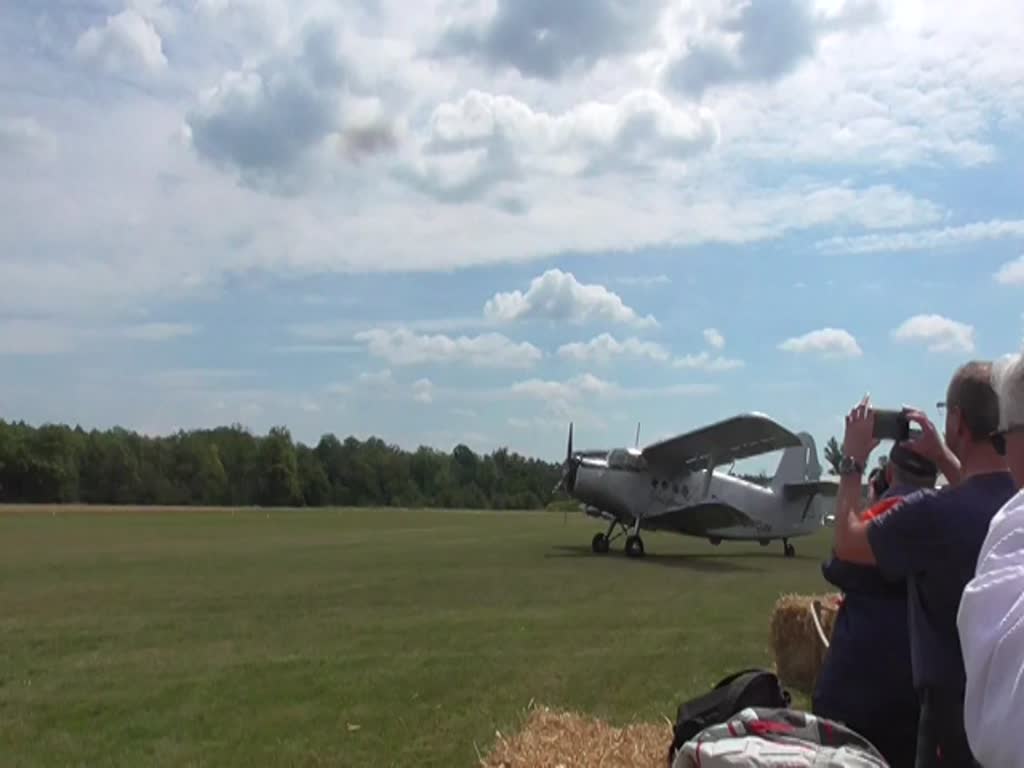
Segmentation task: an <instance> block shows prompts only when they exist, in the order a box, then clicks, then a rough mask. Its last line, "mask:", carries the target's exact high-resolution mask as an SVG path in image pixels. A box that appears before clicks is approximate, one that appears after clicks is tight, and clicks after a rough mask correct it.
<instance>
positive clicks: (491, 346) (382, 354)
mask: <svg viewBox="0 0 1024 768" xmlns="http://www.w3.org/2000/svg"><path fill="white" fill-rule="evenodd" d="M355 340H356V341H359V342H362V343H364V344H366V347H367V350H368V351H369V353H370V354H371V355H373V356H374V357H379V358H383V359H384V360H387V361H388V362H389V363H391V364H392V365H423V364H427V363H461V364H465V365H470V366H474V367H478V368H530V367H532V366H533V365H534V364H535V363H537V362H538V361H539V360H540V359H541V357H543V353H542V352H541V351H540V350H539V349H537V347H535V346H533V344H530V343H529V342H526V341H523V342H514V341H512V340H511V339H509V338H508V337H506V336H503V335H501V334H498V333H485V334H482V335H480V336H459V337H456V338H453V337H451V336H445V335H443V334H435V335H426V334H418V333H414V332H413V331H410V330H408V329H406V328H396V329H386V328H374V329H372V330H369V331H362V332H360V333H357V334H356V335H355Z"/></svg>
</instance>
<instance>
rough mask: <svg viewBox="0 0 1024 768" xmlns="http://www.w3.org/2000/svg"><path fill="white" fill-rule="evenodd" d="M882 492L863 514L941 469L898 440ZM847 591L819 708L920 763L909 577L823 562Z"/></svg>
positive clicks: (894, 754)
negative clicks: (892, 578)
mask: <svg viewBox="0 0 1024 768" xmlns="http://www.w3.org/2000/svg"><path fill="white" fill-rule="evenodd" d="M879 472H881V473H882V474H883V487H885V486H887V487H886V489H885V490H884V491H882V493H881V494H879V495H878V498H877V499H875V498H873V495H872V501H873V502H874V503H873V504H872V505H871V506H870V507H869V508H868V509H867V510H865V512H864V513H863V514H862V515H861V520H864V521H867V520H872V519H874V518H876V517H878V516H879V515H882V514H884V513H885V512H886V511H888V510H889V509H890V508H891V507H892V506H893V505H895V504H896V503H897V501H898V500H899V499H900V498H902V497H903V496H907V495H909V494H911V493H914V492H915V491H917V490H918V489H920V488H934V487H935V481H936V480H937V478H938V468H937V467H936V466H935V464H934V463H933V462H931V461H929V460H928V459H926V458H924V457H923V456H920V455H919V454H917V453H915V452H914V451H912V450H910V449H909V448H907V447H906V445H904V444H902V443H895V444H894V445H893V447H892V450H891V451H890V453H889V461H888V463H887V464H886V466H885V468H884V469H880V470H879ZM822 573H823V574H824V576H825V578H826V579H827V580H828V581H829V582H830V583H831V584H833V585H835V586H836V587H837V588H838V589H839V590H840V591H841V592H842V593H843V601H842V605H841V606H840V608H839V613H838V614H837V616H836V622H835V627H834V628H833V630H832V639H831V642H830V645H829V651H828V654H827V655H826V657H825V661H824V664H823V665H822V670H821V674H820V675H819V676H818V683H817V685H816V687H815V691H814V695H813V697H812V711H813V712H814V714H816V715H819V716H821V717H826V718H828V719H830V720H835V721H837V722H842V723H845V724H846V725H847V726H849V727H850V728H852V729H853V730H855V731H857V732H858V733H859V734H861V735H862V736H864V738H866V739H867V740H868V741H870V742H871V743H872V744H874V746H875V747H876V748H877V749H878V751H879V752H881V753H882V755H883V757H885V759H886V762H887V763H888V764H889V765H890V766H892V768H913V765H914V754H915V751H916V746H917V722H918V712H919V708H920V705H919V703H918V700H917V693H916V691H915V690H914V681H913V676H912V675H911V661H910V630H909V628H908V626H907V584H906V580H904V579H900V580H898V581H887V580H886V579H885V578H884V577H883V576H882V573H881V571H879V569H878V568H877V566H873V565H862V564H858V563H851V562H846V561H844V560H840V559H838V558H836V557H835V556H834V555H833V557H832V559H830V560H829V561H828V562H826V563H825V564H824V565H823V566H822Z"/></svg>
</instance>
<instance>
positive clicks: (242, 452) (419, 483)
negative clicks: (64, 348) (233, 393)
mask: <svg viewBox="0 0 1024 768" xmlns="http://www.w3.org/2000/svg"><path fill="white" fill-rule="evenodd" d="M558 476H559V466H558V465H557V464H549V463H546V462H542V461H538V460H535V459H527V458H525V457H523V456H520V455H518V454H515V453H511V452H509V450H508V449H507V448H501V449H499V450H497V451H495V452H494V453H493V454H491V455H488V456H481V455H478V454H476V453H474V452H473V451H472V450H471V449H470V448H469V447H467V446H465V445H457V446H455V448H454V449H453V450H452V452H451V453H445V452H443V451H439V450H436V449H434V448H428V447H420V448H419V449H418V450H416V451H414V452H408V451H404V450H402V449H401V448H399V447H397V446H394V445H389V444H387V443H386V442H384V441H383V440H381V439H380V438H377V437H371V438H369V439H367V440H358V439H356V438H354V437H348V438H346V439H345V440H344V441H342V440H339V439H338V438H337V437H335V436H334V435H331V434H326V435H323V436H322V437H321V438H320V440H319V442H318V443H317V444H316V446H315V447H312V448H311V447H307V446H305V445H302V444H301V443H298V444H297V443H296V442H295V441H293V439H292V436H291V433H290V432H289V431H288V429H287V428H285V427H275V428H274V429H271V430H270V432H269V434H267V435H263V436H260V435H254V434H253V433H251V432H250V431H249V430H247V429H246V428H244V427H242V426H241V425H238V424H232V425H231V426H228V427H217V428H215V429H212V430H196V431H180V432H177V433H175V434H172V435H168V436H164V437H143V436H141V435H138V434H136V433H134V432H129V431H127V430H124V429H111V430H107V431H102V432H101V431H97V430H92V431H90V432H86V431H84V430H82V429H81V428H79V427H76V428H74V429H72V428H70V427H67V426H62V425H52V424H48V425H44V426H41V427H38V428H34V427H31V426H28V425H26V424H24V423H21V422H5V421H2V420H0V502H23V503H24V502H27V503H43V502H58V503H59V502H78V501H81V502H86V503H92V504H160V505H214V504H216V505H220V504H228V505H237V506H241V505H254V504H259V505H273V506H299V505H306V506H323V505H328V504H337V505H361V506H433V507H438V506H440V507H469V508H497V509H526V508H536V507H540V506H542V505H544V504H547V503H548V502H549V501H550V500H551V490H552V488H553V486H554V484H555V482H556V481H557V479H558Z"/></svg>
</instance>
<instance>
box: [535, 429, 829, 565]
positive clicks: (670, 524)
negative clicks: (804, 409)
mask: <svg viewBox="0 0 1024 768" xmlns="http://www.w3.org/2000/svg"><path fill="white" fill-rule="evenodd" d="M780 450H781V451H782V458H781V459H780V460H779V464H778V468H777V470H776V472H775V476H774V477H773V478H772V481H771V483H770V485H769V486H768V487H763V486H760V485H757V484H756V483H751V482H747V481H746V480H743V479H742V478H739V477H735V476H733V475H731V474H729V473H727V472H719V471H716V467H719V466H723V465H729V464H732V463H734V462H736V461H738V460H741V459H746V458H750V457H752V456H757V455H761V454H765V453H772V452H774V451H780ZM820 477H821V465H820V464H819V463H818V456H817V448H816V446H815V443H814V439H813V438H812V437H811V436H810V435H809V434H807V433H805V432H800V433H794V432H791V431H790V430H788V429H786V428H785V427H783V426H782V425H780V424H778V423H777V422H775V421H774V420H772V419H770V418H769V417H767V416H765V415H764V414H761V413H746V414H740V415H738V416H734V417H732V418H729V419H726V420H724V421H720V422H718V423H715V424H711V425H709V426H706V427H702V428H700V429H697V430H695V431H693V432H688V433H685V434H682V435H678V436H676V437H672V438H669V439H667V440H662V441H660V442H657V443H653V444H651V445H648V446H647V447H646V448H643V449H642V450H641V449H639V448H616V449H613V450H610V451H604V450H601V451H581V452H576V453H574V452H573V449H572V424H570V425H569V444H568V446H567V449H566V458H565V463H564V464H563V467H562V477H561V479H560V480H559V482H558V485H557V486H556V487H555V490H556V491H558V490H560V489H564V490H565V491H567V492H568V493H569V495H570V496H572V497H573V498H575V499H577V500H578V501H579V502H581V505H582V506H583V510H584V512H586V514H587V515H589V516H591V517H597V518H603V519H605V520H609V521H610V525H609V526H608V531H607V533H598V534H597V535H595V536H594V539H593V542H592V548H593V550H594V552H596V553H599V554H603V553H606V552H608V550H609V546H610V544H611V543H612V542H613V541H614V540H615V539H617V538H619V537H620V536H625V537H626V541H625V550H626V554H627V555H629V556H631V557H641V556H643V554H644V543H643V540H642V539H641V538H640V531H641V530H649V531H671V532H675V533H680V534H685V535H688V536H696V537H699V538H705V539H707V540H708V541H710V542H711V543H712V544H714V545H718V544H721V543H722V541H727V540H728V541H758V542H760V543H761V545H762V546H767V545H768V543H769V542H770V541H773V540H780V539H781V540H782V543H783V553H784V554H785V556H786V557H793V556H794V555H795V554H796V549H795V548H794V547H793V545H792V544H790V542H789V540H790V539H793V538H797V537H798V536H806V535H808V534H810V533H813V532H814V531H815V530H817V529H819V528H820V527H821V526H822V524H823V521H824V518H825V516H826V514H829V513H831V512H832V508H833V507H834V505H835V500H834V497H835V495H836V491H837V488H838V485H837V484H836V483H834V482H827V481H821V480H820ZM616 528H618V529H619V531H618V533H615V530H616ZM613 533H614V535H613Z"/></svg>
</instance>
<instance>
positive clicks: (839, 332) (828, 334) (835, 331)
mask: <svg viewBox="0 0 1024 768" xmlns="http://www.w3.org/2000/svg"><path fill="white" fill-rule="evenodd" d="M779 349H781V350H782V351H784V352H793V353H796V354H815V355H819V356H820V357H823V358H825V359H838V358H853V357H860V356H861V355H862V354H863V350H861V348H860V345H859V344H858V343H857V339H856V338H854V336H853V335H852V334H851V333H849V332H848V331H845V330H843V329H841V328H821V329H819V330H816V331H810V332H809V333H805V334H804V335H803V336H794V337H793V338H790V339H786V340H785V341H783V342H782V343H781V344H779Z"/></svg>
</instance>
